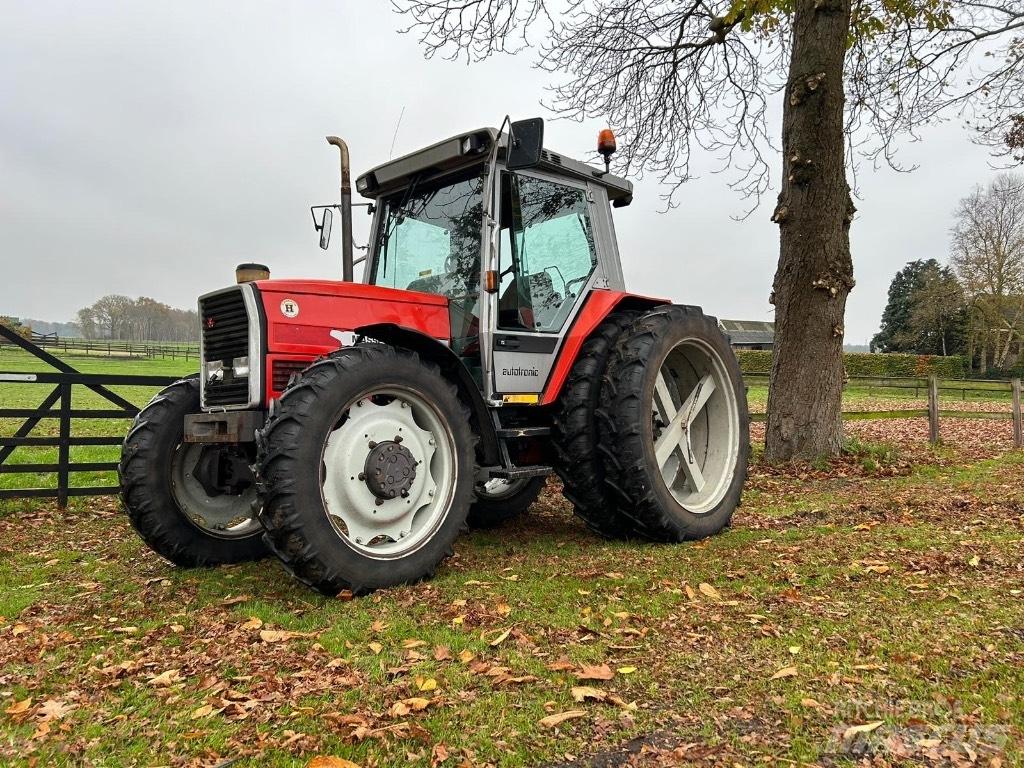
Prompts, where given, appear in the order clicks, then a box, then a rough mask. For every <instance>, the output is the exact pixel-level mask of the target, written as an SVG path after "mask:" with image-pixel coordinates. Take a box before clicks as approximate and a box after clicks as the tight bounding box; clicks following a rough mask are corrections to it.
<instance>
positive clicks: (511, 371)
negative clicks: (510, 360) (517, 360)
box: [501, 368, 540, 377]
mask: <svg viewBox="0 0 1024 768" xmlns="http://www.w3.org/2000/svg"><path fill="white" fill-rule="evenodd" d="M501 375H502V376H534V377H537V376H540V371H538V370H537V369H536V368H502V369H501Z"/></svg>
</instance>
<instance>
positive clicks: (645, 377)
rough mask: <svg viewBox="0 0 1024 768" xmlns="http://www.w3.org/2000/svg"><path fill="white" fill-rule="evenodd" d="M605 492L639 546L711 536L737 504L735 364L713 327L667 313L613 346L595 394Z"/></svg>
mask: <svg viewBox="0 0 1024 768" xmlns="http://www.w3.org/2000/svg"><path fill="white" fill-rule="evenodd" d="M599 425H600V429H601V438H602V445H603V452H604V456H605V467H606V470H607V477H606V485H607V486H608V488H609V489H610V490H611V492H612V493H613V494H614V495H615V498H616V500H617V501H618V504H619V509H620V511H621V513H622V514H623V515H625V516H627V517H628V518H629V519H630V520H631V521H632V522H633V524H634V525H635V527H636V530H637V531H638V532H639V533H640V534H642V535H643V536H645V537H646V538H649V539H653V540H655V541H669V542H679V541H685V540H693V539H702V538H704V537H707V536H711V535H713V534H715V533H718V532H719V531H721V530H722V529H723V528H725V527H726V526H727V525H728V524H729V522H730V520H731V519H732V514H733V511H734V510H735V509H736V507H737V506H738V505H739V503H740V496H741V494H742V491H743V483H744V481H745V480H746V475H747V459H748V457H749V454H750V430H749V417H748V414H747V396H746V389H745V387H744V385H743V378H742V375H741V373H740V368H739V363H738V362H737V360H736V355H735V354H733V351H732V349H731V348H730V346H729V340H728V338H727V337H726V336H725V334H723V333H722V331H721V330H720V329H719V328H718V324H717V322H716V321H715V319H714V318H712V317H707V316H705V315H704V314H703V312H701V310H700V308H698V307H684V306H671V307H663V308H659V309H655V310H652V311H650V312H648V313H647V314H645V315H643V316H642V317H640V318H639V319H638V320H637V321H636V322H635V323H634V324H633V325H632V326H631V327H630V328H629V330H627V331H626V332H625V333H624V334H623V335H622V337H621V338H620V340H619V343H618V344H617V345H616V348H615V351H614V353H613V355H612V359H611V361H610V364H609V366H608V371H607V373H606V376H605V380H604V385H603V387H602V391H601V406H600V411H599Z"/></svg>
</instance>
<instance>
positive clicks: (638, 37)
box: [392, 0, 1024, 460]
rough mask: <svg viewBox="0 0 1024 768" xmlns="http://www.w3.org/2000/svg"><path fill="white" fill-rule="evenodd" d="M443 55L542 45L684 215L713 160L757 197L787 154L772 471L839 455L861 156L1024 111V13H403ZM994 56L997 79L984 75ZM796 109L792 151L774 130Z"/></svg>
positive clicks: (654, 6)
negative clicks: (693, 176)
mask: <svg viewBox="0 0 1024 768" xmlns="http://www.w3.org/2000/svg"><path fill="white" fill-rule="evenodd" d="M392 2H393V4H394V6H395V7H396V8H397V10H398V11H399V12H400V13H402V14H405V15H406V17H407V18H408V19H409V24H408V26H407V27H406V30H405V31H407V32H409V33H411V34H414V35H416V36H417V37H418V38H419V40H420V42H421V44H422V45H423V46H424V48H425V50H426V52H427V55H428V56H429V55H433V54H435V53H439V52H440V53H442V54H450V55H451V56H452V57H458V56H463V55H464V56H465V57H466V58H467V59H469V60H472V59H482V58H486V57H487V56H490V55H492V54H495V53H501V52H515V51H518V50H521V49H522V48H525V47H527V46H529V45H533V47H534V50H535V51H536V52H537V57H538V62H537V63H538V65H539V66H540V67H541V68H542V69H545V70H547V71H548V72H550V73H552V76H553V78H555V80H554V85H553V87H552V98H551V99H550V104H551V109H552V110H553V111H554V112H555V113H556V114H558V115H560V116H563V117H568V118H573V119H579V120H582V119H584V118H592V117H598V118H600V119H602V120H607V121H608V122H609V123H610V124H611V126H612V127H614V128H616V129H617V130H618V131H619V132H620V138H621V142H620V145H621V146H622V152H621V153H620V154H619V156H618V158H617V160H616V165H617V169H618V170H620V171H622V172H629V171H643V170H647V171H651V172H653V173H654V174H655V175H657V176H658V177H660V178H661V179H662V180H663V181H665V182H667V183H668V184H669V185H670V186H669V192H668V197H669V202H670V203H671V202H672V194H673V193H674V192H675V191H676V190H677V189H678V187H679V185H681V184H682V183H683V182H685V181H686V180H688V179H689V178H690V171H691V156H692V152H693V151H694V150H696V149H704V150H710V151H711V152H713V153H715V154H716V155H717V156H718V157H719V158H721V160H722V164H723V166H726V167H728V168H729V169H730V170H731V171H732V172H733V173H734V177H733V179H732V183H733V185H734V186H735V187H736V188H738V189H739V190H741V191H742V192H744V193H747V194H750V195H753V196H754V197H755V198H757V197H759V196H760V195H763V194H765V193H766V192H767V191H768V190H769V189H770V188H771V184H770V179H769V164H770V163H772V162H774V158H775V156H776V149H777V148H778V149H781V151H782V158H781V160H782V163H781V164H782V173H781V185H780V186H781V189H780V193H779V197H778V202H777V205H776V207H775V210H774V213H773V215H772V220H773V221H774V222H775V223H777V224H778V225H779V233H780V253H779V261H778V267H777V270H776V273H775V280H774V283H773V286H772V295H771V299H770V300H771V301H772V303H773V304H774V305H775V319H776V346H775V351H774V355H773V363H772V373H771V380H770V386H769V393H768V423H767V426H766V445H765V453H766V455H767V457H768V458H769V459H773V460H779V459H783V460H784V459H790V458H796V457H814V456H821V455H834V454H837V453H838V452H839V451H840V449H841V447H842V420H841V408H840V405H841V396H842V386H843V360H842V349H843V334H844V315H845V311H846V298H847V295H848V294H849V292H850V290H851V289H852V288H853V286H854V279H853V262H852V259H851V256H850V234H849V233H850V226H851V224H852V222H853V218H854V212H855V208H854V205H853V201H852V198H851V195H850V187H849V184H848V181H847V168H848V163H849V162H850V160H851V158H850V157H849V155H850V154H852V152H853V151H854V150H856V151H858V152H861V153H866V154H867V155H868V156H870V157H873V158H884V159H885V160H888V161H890V162H891V161H892V158H893V154H892V153H893V151H894V147H895V144H896V142H897V140H898V138H899V137H900V136H901V135H903V134H906V133H908V132H913V131H914V129H915V128H917V127H919V126H920V125H922V124H926V123H929V122H934V121H936V120H939V119H941V117H942V114H943V112H944V111H947V110H950V109H953V110H957V109H960V110H964V109H971V110H973V111H972V114H973V115H974V116H975V117H976V120H975V122H974V124H975V126H976V129H977V130H978V132H979V134H978V135H979V136H980V137H981V138H982V139H983V140H987V139H990V138H992V137H999V147H1000V149H1002V148H1003V146H1004V144H1003V139H1002V137H1003V136H1004V134H1005V133H1006V127H1005V117H1006V115H1007V114H1010V113H1013V114H1015V113H1019V112H1021V111H1022V106H1024V88H1018V87H1017V86H1018V84H1019V81H1020V78H1021V76H1022V74H1024V56H1022V55H1021V50H1020V48H1021V46H1020V44H1019V42H1018V37H1017V35H1019V30H1020V29H1021V28H1022V26H1024V16H1022V8H1021V0H987V2H966V1H961V0H917V1H915V2H905V1H903V0H565V2H562V3H557V4H556V3H554V2H551V1H550V0H392ZM983 54H989V55H990V56H989V57H988V58H987V59H985V61H984V63H985V64H986V66H980V67H977V68H975V71H974V72H972V73H971V74H972V76H971V77H967V76H966V75H967V74H968V73H967V72H965V69H966V67H967V65H968V64H969V63H971V62H973V61H975V60H976V59H979V58H980V57H981V56H982V55H983ZM775 98H779V99H780V100H781V102H782V103H781V107H782V109H781V112H782V135H781V141H773V137H772V136H770V134H769V127H768V126H769V116H770V114H772V112H773V109H772V107H771V103H772V102H773V101H774V99H775Z"/></svg>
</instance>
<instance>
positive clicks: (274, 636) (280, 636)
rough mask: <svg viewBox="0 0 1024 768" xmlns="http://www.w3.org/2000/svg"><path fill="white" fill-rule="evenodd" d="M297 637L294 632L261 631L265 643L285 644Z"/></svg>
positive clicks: (279, 630)
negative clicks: (286, 641)
mask: <svg viewBox="0 0 1024 768" xmlns="http://www.w3.org/2000/svg"><path fill="white" fill-rule="evenodd" d="M293 637H295V633H294V632H288V631H287V630H283V629H261V630H260V640H262V641H263V642H264V643H283V642H284V641H285V640H290V639H291V638H293Z"/></svg>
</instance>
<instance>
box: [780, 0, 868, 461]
mask: <svg viewBox="0 0 1024 768" xmlns="http://www.w3.org/2000/svg"><path fill="white" fill-rule="evenodd" d="M850 5H851V3H850V0H796V7H795V9H794V16H793V52H792V58H791V60H790V68H789V80H788V83H787V86H786V94H785V106H784V109H783V116H782V151H783V164H782V190H781V193H780V194H779V203H778V205H777V206H776V208H775V213H774V215H773V216H772V220H773V221H775V222H776V223H777V224H778V225H779V233H780V245H781V248H780V255H779V265H778V270H777V271H776V273H775V281H774V284H773V290H772V303H774V304H775V353H774V356H773V359H772V373H771V379H770V384H769V389H768V424H767V430H766V445H765V454H766V456H767V458H768V459H769V460H772V461H786V460H790V459H796V458H815V457H819V456H834V455H836V454H838V453H839V451H840V450H841V448H842V440H843V431H842V414H841V406H842V391H843V317H844V314H845V311H846V297H847V295H848V294H849V292H850V290H851V289H852V288H853V285H854V280H853V262H852V260H851V258H850V223H851V221H852V220H853V214H854V212H855V210H856V209H855V208H854V206H853V201H852V199H851V198H850V187H849V184H847V181H846V156H845V154H846V153H845V148H846V145H845V134H844V131H843V119H844V104H845V96H844V91H843V74H844V73H843V69H844V61H845V57H846V43H847V36H848V35H849V31H850Z"/></svg>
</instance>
